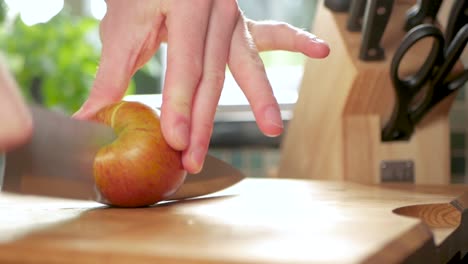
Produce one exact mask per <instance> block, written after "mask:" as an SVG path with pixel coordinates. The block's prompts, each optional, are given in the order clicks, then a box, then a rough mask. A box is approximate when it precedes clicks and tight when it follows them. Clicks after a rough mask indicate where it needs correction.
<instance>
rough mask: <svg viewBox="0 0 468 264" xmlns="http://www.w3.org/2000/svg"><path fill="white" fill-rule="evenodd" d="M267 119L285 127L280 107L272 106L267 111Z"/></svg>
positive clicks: (273, 123)
mask: <svg viewBox="0 0 468 264" xmlns="http://www.w3.org/2000/svg"><path fill="white" fill-rule="evenodd" d="M265 120H267V121H268V122H269V123H270V124H272V125H274V126H276V127H279V128H283V127H284V126H283V120H282V119H281V113H280V112H279V111H278V108H276V107H274V106H270V107H268V108H267V109H266V111H265Z"/></svg>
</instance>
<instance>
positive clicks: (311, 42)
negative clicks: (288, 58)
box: [247, 20, 330, 58]
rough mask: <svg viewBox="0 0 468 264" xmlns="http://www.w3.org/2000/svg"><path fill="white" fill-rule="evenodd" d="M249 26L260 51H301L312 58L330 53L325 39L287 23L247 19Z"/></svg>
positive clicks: (322, 56) (323, 56)
mask: <svg viewBox="0 0 468 264" xmlns="http://www.w3.org/2000/svg"><path fill="white" fill-rule="evenodd" d="M247 26H248V28H249V31H250V33H251V35H252V37H253V39H254V41H255V45H256V46H257V49H258V50H259V51H268V50H286V51H293V52H301V53H303V54H304V55H306V56H308V57H311V58H325V57H327V56H328V54H329V53H330V47H329V46H328V44H327V43H326V42H325V41H323V40H321V39H319V38H318V37H317V36H315V35H314V34H311V33H309V32H307V31H304V30H301V29H299V28H296V27H293V26H291V25H289V24H287V23H282V22H255V21H252V20H247Z"/></svg>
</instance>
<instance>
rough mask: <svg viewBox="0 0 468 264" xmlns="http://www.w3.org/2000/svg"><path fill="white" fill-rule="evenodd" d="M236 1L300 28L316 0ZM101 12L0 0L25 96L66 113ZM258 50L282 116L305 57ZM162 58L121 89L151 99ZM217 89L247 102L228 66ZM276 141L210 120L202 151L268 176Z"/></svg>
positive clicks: (83, 79) (457, 109)
mask: <svg viewBox="0 0 468 264" xmlns="http://www.w3.org/2000/svg"><path fill="white" fill-rule="evenodd" d="M238 2H239V5H240V6H241V9H242V10H243V11H244V13H245V15H246V16H247V17H248V18H252V19H256V20H268V19H272V20H280V21H285V22H288V23H291V24H292V25H294V26H297V27H300V28H304V29H306V30H310V29H311V26H312V24H313V19H314V15H315V10H316V7H317V4H318V1H316V0H275V1H271V0H255V1H252V0H239V1H238ZM105 12H106V5H105V2H104V0H41V1H37V0H0V52H1V53H2V55H3V56H4V57H5V58H6V60H7V63H8V65H9V67H10V69H11V70H12V72H13V73H14V75H15V76H16V78H17V81H18V83H19V85H20V87H21V90H22V93H23V95H24V96H25V97H26V98H27V99H28V100H29V101H32V102H36V103H40V104H42V105H44V106H46V107H48V108H51V109H55V110H57V111H63V112H65V113H68V114H72V113H73V112H75V111H76V110H78V109H79V107H80V106H81V104H82V103H83V102H84V101H85V99H86V97H87V95H88V93H89V90H90V87H91V84H92V81H93V78H94V76H95V73H96V69H97V66H98V64H99V54H100V48H101V46H100V41H99V35H98V26H99V21H100V19H102V17H103V16H104V14H105ZM321 37H322V38H324V39H326V36H321ZM261 56H262V59H263V61H264V63H265V66H266V68H267V73H268V75H269V77H270V81H271V83H272V86H273V89H274V92H275V95H277V99H278V101H279V103H280V104H282V109H284V110H285V113H284V116H283V117H284V119H285V122H286V123H287V121H288V119H289V118H291V116H292V115H291V112H292V108H293V106H294V102H295V100H296V99H297V92H298V89H299V85H300V81H301V78H302V72H303V62H304V60H305V57H304V56H303V55H301V54H295V53H290V52H281V51H274V52H264V53H262V54H261ZM165 64H166V61H165V46H164V45H163V46H162V47H161V49H160V50H159V51H158V53H157V54H156V55H155V56H154V57H153V58H152V59H151V61H150V62H149V63H148V64H147V65H145V66H144V67H143V68H142V69H141V70H139V71H138V72H137V73H136V74H135V76H134V77H133V79H132V81H131V84H130V87H129V89H128V92H127V95H128V96H130V97H131V96H136V97H135V98H138V99H137V100H142V99H141V98H142V97H144V98H145V99H143V101H145V100H146V101H148V100H149V101H150V102H151V100H158V99H157V98H160V97H158V95H160V93H161V90H162V85H163V83H164V78H163V76H164V70H165ZM224 91H225V92H224V93H225V94H227V95H228V96H224V97H223V103H224V104H227V105H239V104H245V106H246V107H247V109H248V105H247V103H246V100H245V98H244V97H243V95H242V93H241V92H240V90H239V87H238V86H237V84H236V83H235V81H234V80H233V78H232V76H231V75H230V73H229V70H228V69H227V76H226V83H225V86H224ZM465 94H466V92H465V89H463V90H462V91H461V92H460V93H459V95H458V97H457V102H456V103H455V105H454V107H453V109H452V113H451V119H452V134H451V135H452V136H451V143H452V145H451V147H452V175H453V182H462V181H466V179H467V177H466V163H467V160H466V158H465V157H466V156H467V148H466V142H467V133H466V130H467V125H466V124H467V122H466V112H467V111H466V109H467V103H466V100H465ZM155 96H156V97H155ZM154 98H156V99H154ZM286 110H289V112H287V111H286ZM288 113H289V114H288ZM228 114H229V113H228ZM226 120H229V118H227V119H226ZM280 142H281V137H279V138H275V139H271V138H267V137H265V136H263V135H261V134H260V133H259V131H258V128H257V127H256V125H255V123H254V122H253V120H251V119H246V120H237V121H232V120H230V121H225V120H224V121H223V120H218V122H217V123H216V124H215V130H214V135H213V139H212V144H211V147H210V152H211V153H212V154H213V155H215V156H218V157H220V158H222V159H224V160H226V161H227V162H229V163H231V164H233V165H234V166H235V167H238V168H240V169H241V170H243V171H244V172H245V173H246V174H247V175H248V176H250V177H275V176H276V170H277V165H278V163H279V155H280V150H279V148H280Z"/></svg>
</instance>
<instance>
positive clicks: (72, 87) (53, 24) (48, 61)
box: [0, 10, 134, 113]
mask: <svg viewBox="0 0 468 264" xmlns="http://www.w3.org/2000/svg"><path fill="white" fill-rule="evenodd" d="M98 23H99V21H98V20H95V19H93V18H89V17H77V16H72V15H70V14H69V13H68V12H66V10H63V11H61V12H60V13H59V14H57V15H56V16H55V17H53V18H52V19H51V20H49V21H48V22H47V23H42V24H36V25H33V26H27V25H25V24H24V23H23V21H22V20H21V18H20V17H19V16H17V17H15V18H14V20H13V21H11V23H8V24H7V23H6V22H5V23H4V25H3V27H2V29H1V32H0V50H1V51H2V52H3V53H4V55H5V56H6V58H7V63H8V64H9V66H10V68H11V70H12V71H13V73H14V75H15V77H16V79H17V82H18V83H19V85H20V87H21V91H22V93H23V95H24V97H25V98H27V100H28V101H34V102H36V103H39V104H42V105H44V106H46V107H48V108H54V109H57V110H61V111H64V112H66V113H73V112H75V111H77V110H78V109H79V107H80V106H81V105H82V104H83V102H84V101H85V100H86V98H87V96H88V94H89V91H90V88H91V85H92V82H93V79H94V77H95V74H96V70H97V66H98V62H99V55H100V52H99V51H100V44H99V38H98ZM133 90H134V84H133V82H132V84H131V87H130V89H129V93H131V92H132V91H133Z"/></svg>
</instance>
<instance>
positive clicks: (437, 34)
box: [381, 24, 444, 141]
mask: <svg viewBox="0 0 468 264" xmlns="http://www.w3.org/2000/svg"><path fill="white" fill-rule="evenodd" d="M427 37H432V38H434V42H433V45H432V48H431V51H430V53H429V55H428V56H427V58H426V60H425V62H424V64H423V65H422V66H421V68H420V69H419V70H418V71H417V72H416V73H415V74H413V75H410V76H409V77H407V78H405V79H401V78H400V76H398V70H399V67H400V63H401V61H402V59H403V57H404V56H405V54H406V53H407V52H408V51H409V50H410V49H411V47H412V46H413V45H414V44H416V43H417V42H418V41H420V40H421V39H423V38H427ZM443 51H444V37H443V34H442V32H441V31H440V29H438V28H437V27H435V26H433V25H427V24H422V25H419V26H416V27H414V28H412V29H411V30H410V31H409V32H408V33H407V34H406V35H405V37H404V39H403V41H402V42H401V44H400V46H399V47H398V48H397V50H396V51H395V54H394V56H393V59H392V62H391V64H390V78H391V80H392V82H393V86H394V88H395V94H396V97H397V98H396V104H395V106H394V108H393V112H392V116H391V117H390V120H389V121H388V122H387V124H386V125H385V127H384V128H383V130H382V135H381V137H382V141H394V140H407V139H409V138H410V137H411V134H412V133H413V130H414V123H413V121H412V120H411V119H410V116H409V110H410V106H411V102H412V99H413V98H414V97H415V96H416V94H417V92H418V91H419V90H420V89H422V87H423V85H424V83H425V82H426V81H427V80H428V79H429V78H430V77H431V75H432V72H433V68H434V66H435V65H437V64H438V63H440V60H441V59H443V55H444V52H443Z"/></svg>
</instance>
